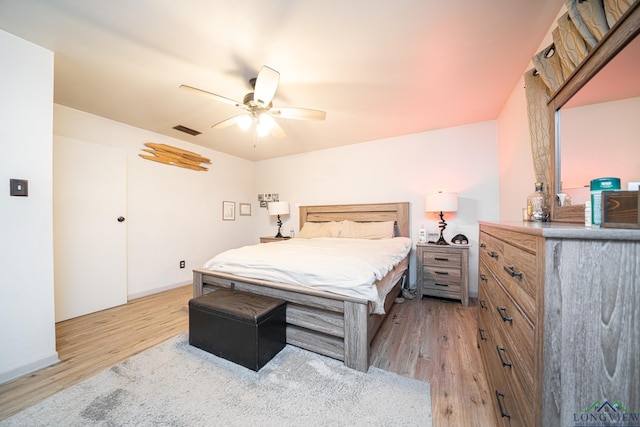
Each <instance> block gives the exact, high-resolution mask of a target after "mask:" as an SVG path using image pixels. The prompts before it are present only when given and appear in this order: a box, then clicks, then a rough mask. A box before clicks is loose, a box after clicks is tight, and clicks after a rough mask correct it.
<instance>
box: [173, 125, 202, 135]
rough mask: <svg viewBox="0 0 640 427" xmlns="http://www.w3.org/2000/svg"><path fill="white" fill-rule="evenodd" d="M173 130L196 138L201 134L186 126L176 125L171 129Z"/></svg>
mask: <svg viewBox="0 0 640 427" xmlns="http://www.w3.org/2000/svg"><path fill="white" fill-rule="evenodd" d="M173 128H174V129H175V130H179V131H180V132H184V133H188V134H189V135H193V136H197V135H200V134H201V133H202V132H198V131H197V130H193V129H190V128H188V127H186V126H182V125H178V126H174V127H173Z"/></svg>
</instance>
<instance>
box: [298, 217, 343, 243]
mask: <svg viewBox="0 0 640 427" xmlns="http://www.w3.org/2000/svg"><path fill="white" fill-rule="evenodd" d="M341 227H342V221H330V222H305V223H304V225H303V226H302V230H300V233H298V237H302V238H303V239H313V238H315V237H338V236H339V235H340V229H341Z"/></svg>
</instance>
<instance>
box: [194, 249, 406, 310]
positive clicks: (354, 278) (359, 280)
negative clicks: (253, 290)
mask: <svg viewBox="0 0 640 427" xmlns="http://www.w3.org/2000/svg"><path fill="white" fill-rule="evenodd" d="M410 250H411V239H409V238H407V237H395V238H393V239H380V240H368V239H345V238H339V239H338V238H329V237H323V238H315V239H302V238H294V239H289V240H285V241H281V242H275V243H262V244H258V245H252V246H244V247H241V248H237V249H230V250H228V251H225V252H223V253H221V254H219V255H216V256H215V257H213V258H212V259H210V260H209V261H207V262H206V263H205V265H204V268H205V269H207V270H212V271H219V272H223V273H231V274H235V275H238V276H244V277H251V278H255V279H264V280H270V281H274V282H280V283H289V284H296V285H302V286H308V287H312V288H315V289H319V290H323V291H329V292H334V293H338V294H341V295H347V296H352V297H356V298H362V299H366V300H368V301H372V302H374V303H375V304H379V303H380V296H379V295H378V291H377V288H376V286H375V282H376V281H377V280H380V279H382V278H383V277H384V276H385V275H386V274H387V273H388V272H389V271H391V270H392V269H393V267H394V266H396V265H397V264H398V263H399V262H400V261H402V260H403V259H404V257H406V256H407V254H408V253H409V251H410Z"/></svg>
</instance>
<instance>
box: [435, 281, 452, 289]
mask: <svg viewBox="0 0 640 427" xmlns="http://www.w3.org/2000/svg"><path fill="white" fill-rule="evenodd" d="M434 285H436V286H443V287H445V288H446V287H447V286H449V285H448V284H446V283H438V282H435V283H434Z"/></svg>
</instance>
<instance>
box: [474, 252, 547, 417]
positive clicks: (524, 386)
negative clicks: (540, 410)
mask: <svg viewBox="0 0 640 427" xmlns="http://www.w3.org/2000/svg"><path fill="white" fill-rule="evenodd" d="M478 273H479V284H478V313H479V314H478V324H479V325H481V326H479V328H482V329H485V330H486V336H487V337H488V338H489V339H491V340H492V341H493V347H492V348H491V349H490V350H488V351H485V352H484V356H485V357H487V358H489V359H490V361H491V362H492V363H493V365H494V368H496V369H498V371H499V372H500V373H501V377H502V378H503V379H504V381H505V382H506V384H507V385H508V390H509V391H510V393H511V394H510V396H512V398H513V403H512V406H513V405H515V406H516V407H517V408H518V411H517V412H518V414H519V417H521V418H522V419H523V420H524V421H525V422H524V424H525V425H529V424H530V423H531V422H532V417H533V407H532V405H531V402H530V400H529V399H528V396H532V395H533V393H534V381H533V372H534V364H533V348H534V339H535V338H534V327H533V325H532V324H531V323H530V322H529V320H528V319H527V318H526V316H524V314H523V313H522V312H521V311H520V310H519V309H518V307H517V305H515V304H514V302H513V301H512V300H511V298H509V296H508V295H507V294H506V292H505V290H504V289H503V288H502V286H501V285H500V284H499V282H498V280H497V278H496V277H495V276H494V275H493V274H492V272H491V271H490V269H489V268H488V267H487V266H486V264H485V263H484V262H482V261H481V262H480V264H479V269H478ZM479 335H480V332H479ZM479 339H480V338H479ZM481 345H482V344H481ZM485 345H486V343H485ZM493 374H494V372H491V375H493Z"/></svg>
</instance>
